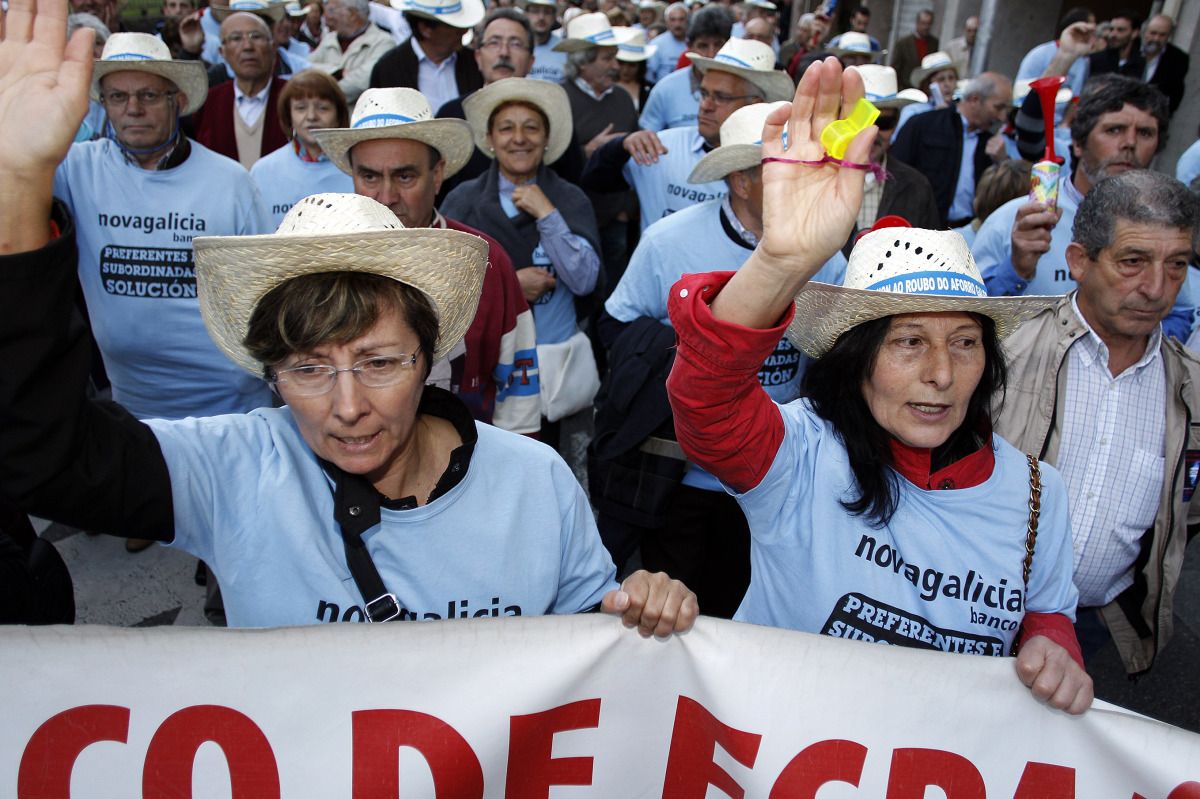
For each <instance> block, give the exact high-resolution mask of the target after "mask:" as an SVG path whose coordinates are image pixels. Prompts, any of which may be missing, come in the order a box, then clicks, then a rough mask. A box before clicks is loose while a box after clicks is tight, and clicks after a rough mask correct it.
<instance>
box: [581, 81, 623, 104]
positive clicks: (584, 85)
mask: <svg viewBox="0 0 1200 799" xmlns="http://www.w3.org/2000/svg"><path fill="white" fill-rule="evenodd" d="M575 85H576V86H578V87H579V91H581V92H583V93H584V94H586V95H587V96H588V97H591V98H592V99H593V100H596V101H600V100H603V99H604V98H605V97H608V95H609V94H611V93H612V90H613V88H614V87H615V86H616V84H615V83H614V84H613V85H612V86H609V87H608V88H607V89H605V90H604V91H603V92H602V93H600V94H596V92H595V91H594V90H593V89H592V84H590V83H588V82H587V81H586V80H584V79H583V78H576V79H575Z"/></svg>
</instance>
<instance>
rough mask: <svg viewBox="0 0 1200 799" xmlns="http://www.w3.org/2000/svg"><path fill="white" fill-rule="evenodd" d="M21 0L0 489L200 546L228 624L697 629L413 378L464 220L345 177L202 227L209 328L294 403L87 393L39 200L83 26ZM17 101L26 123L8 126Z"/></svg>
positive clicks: (475, 263)
mask: <svg viewBox="0 0 1200 799" xmlns="http://www.w3.org/2000/svg"><path fill="white" fill-rule="evenodd" d="M13 8H14V10H15V11H16V13H15V14H14V13H12V12H11V11H10V13H9V17H8V20H7V22H8V36H9V38H7V39H5V40H4V41H3V42H0V74H3V75H5V80H4V81H3V82H0V136H4V137H5V140H6V141H9V142H11V143H12V146H11V147H8V148H5V151H4V153H3V154H0V191H2V192H3V196H4V197H6V198H13V199H12V200H11V201H10V202H9V204H8V205H6V208H5V213H4V214H3V216H0V358H3V359H4V363H5V364H6V367H5V369H4V370H0V430H4V431H5V434H4V435H3V436H0V463H2V464H3V467H2V471H0V482H2V484H3V486H4V490H5V493H6V494H7V495H9V496H11V497H13V498H14V499H15V500H17V501H18V502H19V503H20V504H21V505H22V506H24V507H25V508H27V509H29V510H34V509H35V508H36V509H37V510H36V512H38V513H39V514H40V515H46V516H48V517H50V518H55V519H59V520H62V521H65V522H68V523H71V524H75V525H81V526H84V527H86V528H87V529H94V530H100V531H105V532H112V533H116V534H122V535H141V536H145V537H152V538H155V539H157V540H159V541H162V542H164V543H167V544H169V545H171V546H174V547H177V548H180V549H182V550H185V551H187V552H190V553H193V554H195V555H198V556H200V557H201V558H203V560H204V561H205V562H206V563H208V564H209V565H210V566H211V567H212V569H213V570H214V571H215V572H216V573H217V575H218V576H219V578H220V582H221V587H222V591H223V594H224V599H225V608H226V613H227V615H228V619H229V623H230V624H231V625H232V626H241V627H260V626H277V625H294V624H314V623H320V622H330V621H335V620H336V621H362V620H364V619H368V618H369V619H371V620H373V621H386V620H390V619H422V620H432V619H447V618H482V617H501V616H516V615H537V614H543V613H575V612H580V611H586V610H590V609H593V608H596V607H603V609H604V610H606V611H610V612H614V613H621V614H622V615H623V618H624V620H625V621H626V623H628V624H631V625H633V624H637V625H640V626H641V629H642V631H643V632H644V633H646V634H649V633H650V632H657V633H661V634H667V633H669V632H671V631H672V630H675V629H680V630H681V629H686V628H687V627H689V626H690V625H691V623H692V620H693V619H694V618H695V615H696V610H697V609H696V606H695V600H694V597H693V596H692V595H691V594H690V592H688V591H687V590H686V588H684V587H683V586H682V585H681V584H679V583H677V582H675V581H672V580H670V579H669V578H667V577H666V576H665V575H653V576H652V575H649V574H647V573H645V572H642V573H639V574H635V575H632V576H631V577H630V578H628V579H627V580H626V581H625V583H624V584H623V586H622V587H620V588H619V587H618V585H617V583H616V581H615V580H614V568H613V565H612V562H611V560H610V559H609V557H608V555H607V553H606V552H605V550H604V548H603V546H602V545H601V543H600V539H599V534H598V533H597V531H596V528H595V524H594V522H593V520H592V515H591V510H590V508H589V507H588V503H587V498H586V496H585V495H584V493H583V491H582V489H581V488H580V486H579V484H578V483H577V481H576V480H575V477H574V475H573V474H572V472H571V470H570V469H569V468H568V467H567V466H566V464H565V463H563V462H562V461H561V459H559V458H558V457H557V456H556V455H555V454H554V453H553V452H551V451H550V450H549V449H547V448H546V447H544V446H543V445H541V444H539V443H537V442H534V441H531V440H529V439H527V438H524V437H521V436H517V435H513V434H510V433H507V432H504V431H501V430H499V429H497V428H494V427H491V426H489V425H484V424H476V423H475V422H474V420H473V419H472V418H471V416H470V414H469V412H468V411H467V409H466V407H465V406H464V405H462V404H461V403H460V402H459V401H458V400H457V399H456V398H454V397H453V396H452V395H450V394H449V393H448V392H444V391H442V390H440V389H436V388H427V387H425V385H424V380H425V377H426V376H427V375H428V373H429V368H430V365H431V364H432V363H433V362H434V361H435V360H437V359H439V358H443V357H445V356H446V354H447V353H448V352H450V351H451V350H452V349H453V348H454V347H455V346H456V345H457V344H458V342H459V341H460V340H461V339H462V336H463V334H464V333H465V331H466V329H467V327H468V326H469V325H470V323H471V320H472V318H473V317H474V314H475V310H476V305H477V302H478V298H479V292H480V288H481V285H482V280H483V273H484V270H485V269H486V268H487V267H486V263H487V253H486V244H485V243H484V242H483V241H482V240H480V239H478V238H477V237H474V236H471V235H468V234H464V233H461V232H457V231H451V230H437V229H404V228H402V227H401V226H400V225H399V223H398V222H397V221H396V218H395V215H394V214H393V213H392V211H391V210H389V209H388V208H387V207H385V206H382V205H380V204H378V203H376V202H374V201H373V200H370V199H369V198H365V197H361V196H358V195H352V194H323V195H315V196H313V197H309V198H306V199H305V200H303V201H301V202H300V203H298V204H297V205H296V206H295V207H294V208H293V209H292V210H291V211H290V212H289V214H288V215H287V217H285V219H284V221H283V223H282V225H281V226H280V228H279V230H278V231H277V232H276V233H274V234H270V235H259V236H222V237H199V238H197V240H196V242H195V253H196V270H197V285H198V288H199V294H200V300H199V301H200V304H201V307H202V313H203V316H204V319H205V324H206V326H207V328H208V333H209V335H210V336H211V337H212V341H213V342H214V343H215V345H216V346H217V348H218V349H220V351H221V352H222V353H224V355H225V356H226V357H227V358H228V359H229V360H230V361H231V362H232V363H234V364H236V365H237V367H240V368H241V369H243V370H245V371H247V372H249V373H252V374H255V375H259V376H261V377H264V378H265V379H266V380H267V381H269V382H270V383H271V385H272V386H273V387H274V388H275V390H276V391H277V392H278V394H279V397H280V398H281V399H282V400H283V402H284V407H281V408H263V409H259V410H256V411H253V412H251V413H248V414H236V413H235V414H227V415H224V416H218V417H211V418H189V419H183V420H175V421H167V420H151V421H148V422H142V421H138V420H137V419H136V418H134V417H133V416H131V415H130V414H128V413H127V412H125V411H124V410H123V409H122V408H120V407H118V406H116V405H113V404H112V403H100V402H95V401H91V400H88V399H87V398H86V397H85V394H84V383H85V381H86V376H87V341H86V337H85V336H84V335H83V334H82V329H81V328H80V326H79V325H78V324H77V322H76V320H74V319H73V318H72V296H73V295H72V290H71V286H72V284H73V281H74V279H75V260H76V251H75V249H74V241H75V238H74V235H73V234H74V227H73V223H72V220H71V217H70V216H69V215H68V214H66V213H64V212H63V209H62V208H61V207H59V208H58V209H57V210H55V211H54V212H53V216H52V193H51V192H52V176H53V174H54V169H55V166H56V164H57V163H58V162H59V161H60V160H61V159H62V158H63V157H64V156H65V154H66V152H67V149H68V147H69V146H70V143H71V138H72V137H73V135H74V132H75V130H76V128H77V127H78V125H79V120H80V119H81V118H82V116H83V113H84V111H85V110H86V85H87V80H88V77H89V76H88V72H89V70H88V60H87V53H86V50H87V48H88V47H90V41H89V39H90V34H81V35H77V36H76V37H74V38H73V39H72V40H71V42H70V43H69V45H68V46H67V48H66V52H65V58H64V52H63V40H64V35H63V30H62V25H61V20H57V21H56V20H54V19H53V18H50V19H38V20H37V25H36V26H34V24H33V19H34V17H35V16H37V15H36V14H35V13H34V10H33V0H13ZM56 23H57V24H56ZM35 76H36V77H35ZM9 78H11V80H10V79H9ZM30 115H34V116H35V118H37V119H39V120H41V123H42V124H41V133H42V135H40V136H39V137H37V138H36V139H34V138H32V137H27V136H20V135H19V132H20V130H21V128H22V127H23V126H24V125H25V124H26V121H27V119H28V118H29V116H30ZM52 218H53V220H54V222H55V225H56V228H52V226H51V224H50V220H51V219H52ZM58 231H61V235H56V234H57V232H58ZM148 346H149V347H151V348H155V343H154V342H153V341H150V342H148ZM160 354H161V356H162V357H163V359H164V361H167V362H169V361H170V358H171V355H172V354H171V353H170V351H167V350H164V351H161V352H160ZM10 433H11V434H10ZM622 588H623V590H622Z"/></svg>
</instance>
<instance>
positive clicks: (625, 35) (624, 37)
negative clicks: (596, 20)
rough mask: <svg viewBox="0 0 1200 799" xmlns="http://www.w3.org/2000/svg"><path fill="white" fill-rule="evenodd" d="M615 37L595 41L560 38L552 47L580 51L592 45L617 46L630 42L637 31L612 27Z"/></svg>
mask: <svg viewBox="0 0 1200 799" xmlns="http://www.w3.org/2000/svg"><path fill="white" fill-rule="evenodd" d="M612 32H613V37H612V38H611V39H604V40H603V41H599V42H593V41H592V40H591V39H567V38H563V39H559V40H558V42H556V43H555V45H554V46H553V47H551V48H550V49H551V50H553V51H554V52H556V53H578V52H579V51H580V50H588V49H591V48H592V47H617V48H619V47H620V46H621V45H623V44H626V43H627V42H629V41H630V40H631V39H632V38H633V37H634V36H636V35H637V31H634V30H630V29H628V28H626V29H624V30H617V29H616V28H613V29H612Z"/></svg>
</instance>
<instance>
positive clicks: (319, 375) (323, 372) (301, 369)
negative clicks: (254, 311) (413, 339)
mask: <svg viewBox="0 0 1200 799" xmlns="http://www.w3.org/2000/svg"><path fill="white" fill-rule="evenodd" d="M416 363H417V354H416V353H415V352H414V353H412V354H411V355H410V354H408V353H407V352H401V353H398V354H396V355H376V356H374V357H371V358H364V359H363V360H361V361H358V362H357V363H355V364H354V365H353V366H351V367H349V368H348V369H338V368H337V367H336V366H333V365H332V364H327V363H313V364H307V363H306V364H302V365H301V366H293V367H291V368H290V369H278V370H276V371H275V374H274V377H273V378H272V380H271V382H272V383H273V384H275V385H285V386H287V387H288V390H289V391H291V392H292V393H294V394H296V395H297V396H300V397H319V396H321V395H322V394H328V393H329V392H330V391H332V390H333V387H334V385H335V384H336V383H337V376H338V374H339V373H341V372H350V373H351V374H353V375H354V377H355V379H356V380H358V382H359V384H360V385H362V386H365V387H366V388H387V387H388V386H394V385H396V384H397V383H399V382H400V381H401V380H403V379H404V376H405V375H406V374H407V373H408V372H410V371H412V369H413V367H414V366H415V365H416Z"/></svg>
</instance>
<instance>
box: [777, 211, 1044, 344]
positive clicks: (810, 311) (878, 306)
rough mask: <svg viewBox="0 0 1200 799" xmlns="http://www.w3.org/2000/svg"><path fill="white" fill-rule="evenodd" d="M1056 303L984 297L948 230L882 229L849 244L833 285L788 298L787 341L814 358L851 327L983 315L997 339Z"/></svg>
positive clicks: (969, 260) (960, 242) (961, 245)
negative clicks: (905, 317) (791, 307)
mask: <svg viewBox="0 0 1200 799" xmlns="http://www.w3.org/2000/svg"><path fill="white" fill-rule="evenodd" d="M1059 299H1060V298H1059V297H989V296H988V295H987V289H986V288H984V285H983V279H982V278H981V277H980V276H979V268H978V267H976V266H975V259H974V258H973V257H972V256H971V249H970V248H969V247H968V246H967V242H966V240H965V239H963V237H962V236H961V235H959V234H958V233H955V232H954V231H951V230H924V229H922V228H910V227H885V228H880V229H878V230H872V231H871V232H869V233H867V234H865V235H864V236H863V237H862V238H860V239H859V240H858V243H857V244H855V245H854V250H853V251H852V252H851V253H850V263H849V264H848V265H847V267H846V279H845V280H844V281H843V284H842V285H841V286H831V285H829V284H827V283H808V284H807V285H805V286H804V288H802V289H800V293H799V294H797V295H796V315H795V318H794V319H793V320H792V323H791V324H790V325H788V329H787V337H788V339H789V340H790V341H791V342H792V344H794V345H796V347H798V348H799V349H801V350H803V351H804V352H806V353H808V354H809V355H811V356H813V357H814V358H819V357H821V356H822V355H824V354H825V353H827V352H828V351H829V350H830V348H831V347H833V344H834V342H835V341H837V339H838V337H839V336H840V335H842V334H843V333H845V332H846V331H847V330H849V329H850V328H852V327H856V326H857V325H860V324H862V323H863V322H869V321H870V320H872V319H881V318H883V317H885V316H892V315H894V314H906V313H937V312H939V311H964V312H967V313H979V314H983V315H985V316H990V317H991V318H992V319H993V320H995V322H996V336H997V337H998V338H1001V339H1003V338H1004V337H1006V336H1008V335H1009V334H1010V333H1012V332H1013V331H1014V330H1016V329H1017V327H1018V326H1019V325H1020V324H1021V322H1023V321H1024V320H1026V319H1028V318H1030V317H1031V316H1033V315H1035V314H1037V313H1038V312H1040V311H1042V310H1043V309H1045V308H1049V307H1050V306H1051V305H1053V304H1054V303H1055V302H1057V301H1058V300H1059Z"/></svg>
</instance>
